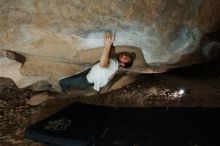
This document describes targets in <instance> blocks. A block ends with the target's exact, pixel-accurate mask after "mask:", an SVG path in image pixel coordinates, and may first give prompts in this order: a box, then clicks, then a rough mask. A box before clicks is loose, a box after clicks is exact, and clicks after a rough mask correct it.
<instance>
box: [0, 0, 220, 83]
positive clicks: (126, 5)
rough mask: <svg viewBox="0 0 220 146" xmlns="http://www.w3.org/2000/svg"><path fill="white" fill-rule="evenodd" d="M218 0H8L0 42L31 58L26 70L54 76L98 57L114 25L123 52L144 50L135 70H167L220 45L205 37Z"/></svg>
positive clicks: (219, 15) (216, 21)
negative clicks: (204, 41) (105, 36)
mask: <svg viewBox="0 0 220 146" xmlns="http://www.w3.org/2000/svg"><path fill="white" fill-rule="evenodd" d="M219 7H220V2H219V1H217V0H193V1H192V0H166V1H164V0H1V1H0V12H1V13H0V50H10V51H13V52H16V53H19V54H21V55H23V56H24V57H25V58H26V60H25V62H24V63H23V65H21V64H20V66H17V68H18V71H19V73H21V75H23V76H38V77H39V76H40V77H41V76H42V77H44V78H46V79H47V80H48V81H49V82H54V81H55V80H58V78H62V77H65V76H68V75H71V74H75V73H77V72H80V71H82V70H84V69H85V68H87V67H88V66H90V65H92V64H93V63H94V62H96V61H97V60H98V59H99V57H100V55H101V52H102V47H103V40H102V34H103V32H104V31H105V30H107V29H110V30H112V31H114V32H115V33H116V40H115V42H114V45H115V46H117V47H116V51H117V52H119V51H123V50H128V51H130V52H135V53H136V55H137V57H136V60H135V64H134V66H133V67H132V68H131V69H130V70H132V71H136V72H143V73H157V72H164V71H166V70H169V69H171V68H173V67H178V66H185V65H190V64H194V63H199V62H202V61H204V60H205V58H207V57H208V58H210V52H212V48H218V49H219V46H220V44H219V40H218V41H216V40H209V41H207V43H206V44H203V45H201V41H202V40H203V38H204V36H205V35H206V34H208V33H211V32H214V31H217V30H218V29H219V26H220V9H219ZM217 52H219V51H217ZM195 54H197V55H195ZM195 56H196V58H195ZM19 67H20V68H19ZM24 86H25V85H22V86H21V87H24Z"/></svg>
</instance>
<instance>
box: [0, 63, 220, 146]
mask: <svg viewBox="0 0 220 146" xmlns="http://www.w3.org/2000/svg"><path fill="white" fill-rule="evenodd" d="M181 89H184V91H185V92H184V93H183V94H181V91H180V90H181ZM35 94H38V92H33V91H31V90H28V89H18V88H17V87H16V86H15V85H14V83H13V82H12V81H11V80H9V79H5V78H0V145H2V146H12V145H14V146H41V145H42V144H40V143H37V142H34V141H31V140H28V139H25V138H24V130H25V128H26V127H27V126H29V125H31V124H33V123H35V122H37V121H39V120H41V119H44V118H45V117H47V116H49V115H51V114H53V113H55V112H57V111H58V110H60V109H62V108H63V107H65V106H67V105H68V104H70V103H72V102H74V101H80V102H84V103H91V104H97V105H105V106H122V107H155V106H163V107H164V106H166V107H167V106H214V107H220V63H219V61H217V62H214V63H213V62H211V63H207V64H202V65H194V66H190V67H185V68H179V69H175V70H172V71H169V72H167V73H162V74H145V75H143V74H140V75H138V76H137V77H136V81H135V82H134V83H132V84H129V85H126V86H125V87H123V88H121V89H117V90H113V91H111V92H108V93H104V94H100V95H91V96H77V97H73V96H71V95H69V94H68V95H67V94H63V93H55V92H49V91H48V94H50V95H51V96H54V97H55V98H53V99H50V100H48V101H46V102H44V103H42V104H40V105H37V106H31V105H28V104H26V102H27V100H29V98H30V97H31V96H33V95H35Z"/></svg>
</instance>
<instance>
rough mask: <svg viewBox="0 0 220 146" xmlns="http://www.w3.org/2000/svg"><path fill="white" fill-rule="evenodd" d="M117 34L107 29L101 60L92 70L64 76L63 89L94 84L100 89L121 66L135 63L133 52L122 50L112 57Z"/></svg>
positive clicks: (97, 89) (124, 66)
mask: <svg viewBox="0 0 220 146" xmlns="http://www.w3.org/2000/svg"><path fill="white" fill-rule="evenodd" d="M114 39H115V36H114V35H113V33H112V32H111V31H109V30H108V31H106V32H105V33H104V36H103V40H104V49H103V52H102V55H101V57H100V61H99V62H98V63H96V64H95V65H94V66H93V67H92V68H91V69H90V70H88V71H86V72H83V73H81V74H79V75H74V76H72V77H68V78H64V79H62V80H60V81H59V85H60V86H61V87H62V89H63V90H64V91H65V90H69V89H71V88H80V89H86V88H89V87H91V86H93V89H95V90H96V91H100V88H101V87H104V86H105V85H107V84H108V82H109V81H110V80H111V79H112V78H113V77H114V76H115V74H116V72H117V71H118V69H119V67H123V68H129V67H131V66H132V64H133V59H134V57H133V53H129V52H120V53H118V54H116V55H115V57H113V58H111V57H110V54H111V53H112V51H113V48H114V47H113V42H114Z"/></svg>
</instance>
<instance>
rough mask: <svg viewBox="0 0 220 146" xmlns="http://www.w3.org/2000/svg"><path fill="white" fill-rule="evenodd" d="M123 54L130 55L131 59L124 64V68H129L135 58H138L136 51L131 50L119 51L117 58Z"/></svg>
mask: <svg viewBox="0 0 220 146" xmlns="http://www.w3.org/2000/svg"><path fill="white" fill-rule="evenodd" d="M121 55H124V56H128V57H130V59H131V60H130V61H129V62H127V63H124V65H125V66H123V67H124V68H129V67H131V66H132V65H133V60H134V59H135V58H136V55H135V53H131V52H119V53H117V59H118V60H119V57H120V56H121Z"/></svg>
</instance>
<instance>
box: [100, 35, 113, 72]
mask: <svg viewBox="0 0 220 146" xmlns="http://www.w3.org/2000/svg"><path fill="white" fill-rule="evenodd" d="M103 39H104V45H105V47H104V50H103V52H102V55H101V58H100V63H99V65H100V66H101V67H105V68H107V67H108V66H109V54H110V51H111V47H112V43H113V41H114V36H112V35H110V34H109V33H105V34H104V36H103Z"/></svg>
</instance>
